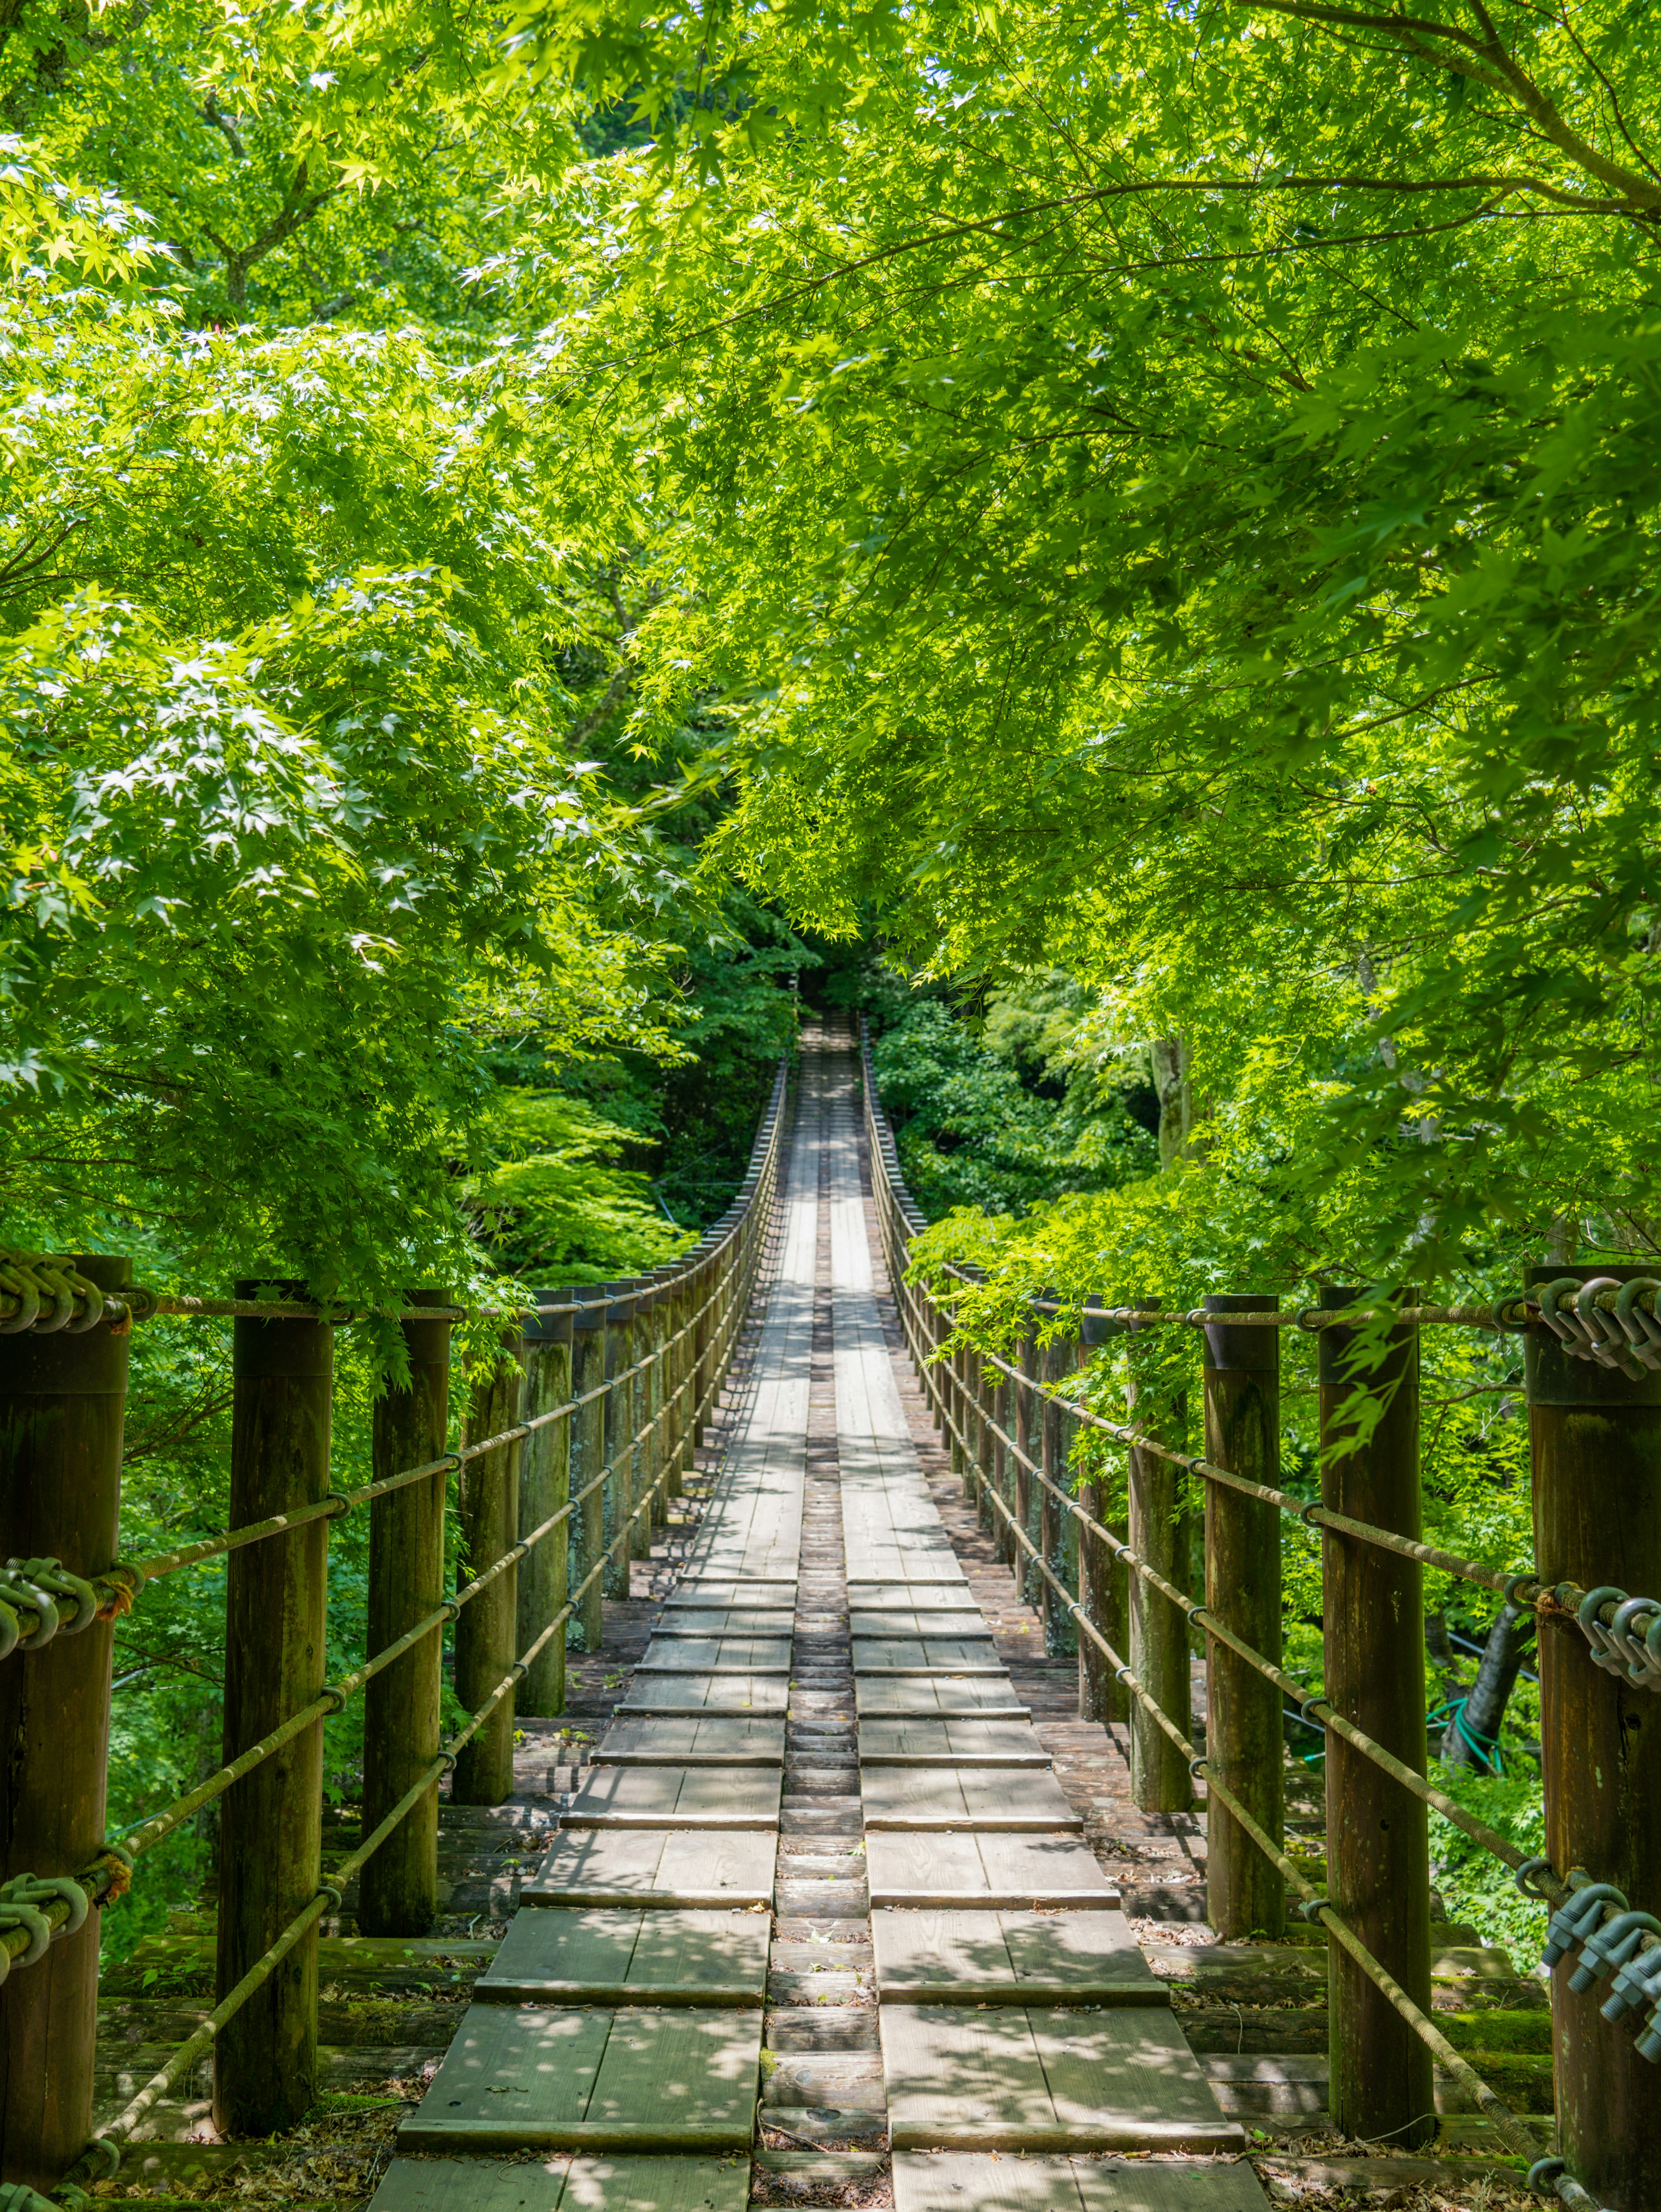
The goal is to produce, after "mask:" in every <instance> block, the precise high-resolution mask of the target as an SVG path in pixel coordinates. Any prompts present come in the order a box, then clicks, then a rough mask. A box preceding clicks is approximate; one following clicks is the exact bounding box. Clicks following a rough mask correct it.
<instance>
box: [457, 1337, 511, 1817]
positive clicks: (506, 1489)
mask: <svg viewBox="0 0 1661 2212" xmlns="http://www.w3.org/2000/svg"><path fill="white" fill-rule="evenodd" d="M501 1346H502V1349H501V1356H500V1357H499V1358H496V1360H495V1361H494V1362H493V1363H492V1364H491V1365H490V1367H489V1368H488V1369H487V1370H485V1372H484V1374H483V1375H481V1376H479V1378H478V1381H477V1382H476V1383H474V1385H473V1389H472V1401H471V1403H470V1405H469V1407H468V1411H467V1419H466V1422H465V1426H464V1430H463V1434H464V1437H465V1439H466V1440H467V1441H468V1442H470V1443H483V1442H484V1439H485V1437H499V1436H500V1435H501V1434H502V1431H504V1430H506V1429H511V1428H512V1427H513V1426H514V1424H515V1423H516V1422H517V1421H518V1420H519V1419H520V1407H521V1405H522V1404H523V1401H524V1395H525V1370H524V1366H523V1364H522V1363H523V1357H524V1339H523V1337H522V1336H521V1334H520V1329H519V1326H518V1324H517V1323H514V1326H513V1327H512V1328H504V1329H503V1331H502V1337H501ZM519 1460H520V1446H519V1444H518V1443H517V1441H515V1442H514V1443H510V1444H498V1445H497V1447H496V1449H495V1450H494V1451H488V1452H481V1453H480V1455H479V1456H478V1458H477V1459H470V1460H469V1461H467V1462H466V1463H465V1466H464V1467H463V1468H462V1470H461V1485H460V1508H461V1516H460V1517H461V1543H462V1556H463V1559H464V1561H465V1573H466V1577H467V1579H468V1580H469V1581H470V1582H471V1581H472V1580H473V1579H474V1578H475V1577H478V1576H479V1575H482V1574H483V1573H484V1571H485V1569H486V1568H487V1567H490V1566H492V1565H495V1563H496V1560H497V1559H500V1558H501V1557H502V1553H504V1552H506V1551H508V1550H509V1549H511V1547H513V1546H514V1545H515V1544H516V1543H518V1541H519ZM518 1622H519V1581H518V1569H517V1568H516V1567H509V1568H508V1570H507V1571H506V1573H504V1574H500V1575H498V1576H497V1577H496V1580H495V1581H494V1582H493V1583H491V1584H490V1588H489V1589H484V1590H481V1591H480V1592H479V1594H478V1596H477V1597H476V1598H474V1599H473V1600H472V1601H471V1603H469V1604H467V1605H465V1606H464V1607H462V1609H461V1611H460V1612H459V1613H458V1614H457V1616H456V1626H455V1639H456V1640H455V1686H456V1696H457V1698H458V1699H459V1700H460V1702H461V1705H462V1707H463V1709H464V1710H465V1711H467V1712H469V1713H476V1712H477V1711H478V1709H479V1707H480V1706H481V1705H483V1704H484V1700H485V1699H487V1698H488V1697H489V1696H490V1692H492V1691H493V1690H494V1689H495V1688H496V1685H497V1684H498V1683H499V1682H500V1681H501V1680H502V1676H503V1675H504V1674H506V1673H507V1672H508V1668H510V1667H511V1666H512V1665H513V1663H514V1660H515V1659H516V1658H517V1657H518V1656H519V1655H518V1653H517V1652H516V1651H515V1650H514V1631H515V1629H516V1627H517V1626H518ZM513 1788H514V1699H513V1698H512V1696H511V1695H510V1696H508V1697H506V1698H504V1699H502V1703H501V1704H500V1705H498V1706H497V1707H496V1711H494V1712H493V1713H492V1714H491V1715H490V1718H489V1720H487V1721H486V1722H485V1723H484V1726H483V1727H482V1728H481V1729H478V1732H477V1733H476V1734H475V1735H472V1736H470V1737H469V1738H468V1740H467V1741H466V1742H465V1744H463V1746H462V1747H461V1749H460V1751H459V1753H457V1756H456V1768H455V1774H454V1777H453V1780H452V1782H451V1784H450V1796H451V1799H452V1802H453V1803H455V1804H457V1805H500V1804H501V1803H502V1800H503V1799H504V1798H506V1797H508V1796H512V1794H513Z"/></svg>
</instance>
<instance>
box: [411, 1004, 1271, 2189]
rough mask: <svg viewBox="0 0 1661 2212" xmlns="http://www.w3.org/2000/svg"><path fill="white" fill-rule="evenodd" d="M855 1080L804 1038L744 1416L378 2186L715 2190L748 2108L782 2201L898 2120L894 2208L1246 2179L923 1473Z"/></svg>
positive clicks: (889, 2134)
mask: <svg viewBox="0 0 1661 2212" xmlns="http://www.w3.org/2000/svg"><path fill="white" fill-rule="evenodd" d="M855 1082H856V1074H855V1061H854V1057H853V1054H851V1052H848V1051H846V1050H840V1049H833V1048H829V1047H828V1046H826V1045H824V1044H823V1043H822V1042H820V1041H819V1040H817V1039H814V1038H812V1037H810V1039H809V1040H808V1041H807V1048H806V1050H805V1054H804V1073H803V1081H802V1085H801V1093H800V1103H799V1108H798V1117H797V1127H796V1133H795V1139H794V1148H793V1153H792V1159H791V1165H790V1170H789V1175H788V1181H787V1184H786V1189H785V1196H784V1206H785V1217H784V1222H783V1235H782V1254H781V1258H780V1262H779V1266H778V1269H777V1272H776V1277H775V1279H774V1280H773V1282H772V1283H771V1285H770V1288H769V1291H768V1293H767V1297H768V1304H767V1308H766V1313H765V1318H764V1327H763V1331H762V1340H761V1347H760V1352H759V1356H758V1360H757V1370H756V1371H757V1376H758V1380H757V1384H756V1387H755V1388H754V1390H753V1395H752V1402H751V1408H750V1413H749V1417H748V1420H747V1422H746V1424H745V1426H744V1428H743V1431H742V1432H741V1433H740V1435H739V1437H738V1438H737V1441H736V1442H735V1443H734V1446H733V1449H732V1450H731V1452H730V1453H729V1455H728V1458H727V1462H726V1465H725V1466H724V1468H722V1470H721V1474H720V1475H719V1477H718V1479H717V1480H716V1482H715V1487H714V1491H713V1493H712V1496H711V1499H710V1502H709V1507H708V1510H706V1512H705V1514H704V1516H703V1521H702V1522H701V1524H700V1527H699V1529H698V1533H697V1539H696V1541H695V1542H694V1543H693V1545H692V1546H691V1550H690V1553H689V1556H688V1559H687V1563H686V1566H685V1571H684V1575H683V1577H682V1578H681V1580H680V1581H679V1583H678V1584H677V1586H676V1589H674V1591H673V1593H672V1595H671V1596H670V1598H669V1599H668V1600H667V1601H666V1604H665V1606H664V1607H663V1609H662V1612H661V1614H660V1618H659V1620H658V1622H657V1625H656V1627H655V1629H654V1634H653V1637H652V1640H651V1643H650V1645H649V1647H648V1650H647V1653H646V1656H645V1658H644V1660H643V1662H642V1664H641V1665H640V1666H639V1667H638V1668H636V1671H635V1674H634V1677H633V1680H632V1682H631V1684H630V1689H629V1692H628V1694H627V1696H626V1698H625V1699H624V1702H623V1704H622V1705H619V1707H618V1717H617V1718H616V1719H615V1720H614V1721H613V1723H611V1727H610V1728H609V1729H608V1730H607V1732H606V1734H605V1738H604V1740H603V1741H602V1742H601V1744H600V1745H599V1748H598V1750H597V1752H596V1753H595V1754H594V1759H593V1765H592V1766H591V1767H590V1768H589V1769H588V1770H587V1774H586V1778H585V1780H584V1783H583V1786H582V1787H581V1790H579V1791H578V1792H577V1793H576V1795H575V1797H574V1798H573V1800H572V1802H570V1804H569V1806H568V1807H567V1808H566V1810H565V1811H564V1813H563V1815H562V1819H561V1826H560V1830H559V1832H558V1833H557V1836H556V1837H555V1838H554V1839H553V1842H552V1844H551V1847H550V1848H549V1850H548V1851H547V1853H546V1856H545V1858H544V1859H543V1862H542V1863H541V1865H540V1866H539V1867H538V1870H537V1872H536V1874H535V1875H534V1877H533V1878H532V1880H531V1881H528V1882H527V1883H526V1885H525V1887H523V1889H522V1891H521V1893H520V1911H519V1912H518V1914H517V1915H516V1917H514V1921H513V1923H512V1925H511V1927H510V1929H509V1930H508V1936H507V1939H506V1941H505V1942H503V1943H502V1947H501V1948H500V1950H499V1951H498V1952H497V1954H496V1957H495V1959H494V1960H493V1961H492V1963H491V1965H490V1969H489V1971H488V1972H486V1973H485V1974H484V1975H483V1976H482V1977H481V1978H480V1979H479V1980H478V1983H477V1984H476V1985H475V1988H474V1991H473V2001H472V2003H471V2004H470V2005H469V2007H468V2008H467V2010H466V2012H465V2016H464V2018H463V2021H462V2025H461V2027H460V2030H459V2033H458V2034H457V2035H456V2037H455V2039H454V2041H453V2043H452V2044H451V2045H450V2047H449V2050H448V2051H447V2055H446V2057H445V2058H444V2060H443V2062H442V2063H441V2066H440V2068H439V2069H438V2072H437V2074H436V2075H435V2077H434V2079H433V2081H432V2082H431V2085H430V2087H429V2089H428V2092H427V2093H426V2096H425V2097H424V2099H423V2102H422V2104H421V2106H420V2107H419V2109H418V2110H417V2111H416V2112H413V2113H412V2114H411V2115H410V2116H409V2117H408V2118H406V2120H405V2123H404V2124H403V2126H402V2128H401V2130H400V2131H399V2156H398V2157H396V2158H395V2159H394V2160H393V2162H392V2166H390V2168H389V2169H388V2171H387V2173H386V2178H385V2179H384V2180H383V2182H382V2184H381V2185H380V2190H379V2191H378V2193H377V2195H376V2197H375V2198H374V2206H373V2208H372V2212H426V2208H438V2207H445V2208H454V2212H462V2208H468V2209H469V2212H472V2208H478V2212H556V2208H559V2212H578V2208H585V2212H587V2209H588V2208H591V2209H592V2212H683V2208H684V2212H743V2208H744V2207H745V2206H746V2205H747V2203H749V2201H750V2197H751V2154H752V2151H754V2150H756V2149H757V2147H758V2146H759V2147H760V2148H761V2155H762V2166H759V2167H758V2168H757V2173H758V2175H759V2176H760V2177H761V2178H762V2179H764V2180H766V2179H773V2180H776V2179H778V2177H779V2176H780V2175H781V2173H786V2174H787V2175H788V2179H789V2180H790V2181H791V2182H792V2183H793V2184H794V2193H795V2194H797V2195H798V2197H800V2199H801V2200H802V2201H811V2200H812V2195H813V2194H814V2192H815V2190H816V2186H817V2184H816V2181H815V2175H816V2174H817V2175H818V2177H819V2179H820V2180H821V2181H822V2182H823V2183H824V2185H831V2186H832V2187H834V2185H836V2184H837V2181H838V2180H839V2179H842V2178H844V2177H845V2175H846V2172H847V2163H848V2162H847V2160H846V2158H845V2157H843V2160H842V2163H841V2164H840V2165H839V2163H838V2160H839V2154H847V2153H849V2152H856V2151H861V2150H862V2151H863V2152H864V2153H865V2154H867V2156H866V2165H865V2169H863V2170H866V2171H868V2166H869V2154H870V2153H871V2152H873V2151H876V2150H880V2149H882V2148H890V2147H891V2150H892V2154H893V2160H892V2187H893V2202H894V2203H895V2205H896V2207H897V2212H947V2208H948V2207H949V2208H951V2212H969V2208H971V2207H1009V2208H1012V2212H1013V2208H1023V2212H1040V2208H1041V2209H1042V2212H1109V2208H1111V2212H1165V2208H1166V2207H1170V2208H1172V2212H1175V2208H1177V2207H1178V2206H1180V2207H1182V2208H1183V2212H1261V2208H1262V2206H1263V2203H1264V2199H1263V2197H1262V2191H1261V2190H1260V2188H1259V2185H1258V2183H1257V2181H1256V2177H1255V2175H1254V2174H1253V2172H1252V2171H1251V2169H1250V2166H1246V2165H1244V2163H1242V2162H1240V2161H1239V2159H1238V2154H1239V2152H1240V2151H1241V2150H1242V2149H1243V2148H1244V2136H1243V2132H1242V2130H1241V2129H1240V2127H1239V2124H1238V2122H1237V2121H1234V2120H1232V2119H1227V2118H1225V2117H1224V2116H1223V2114H1222V2112H1220V2108H1219V2106H1218V2105H1217V2102H1216V2100H1215V2098H1214V2094H1213V2093H1212V2091H1211V2089H1210V2087H1209V2086H1208V2082H1207V2081H1206V2078H1205V2076H1204V2074H1203V2073H1202V2070H1201V2069H1200V2067H1199V2065H1198V2064H1197V2063H1196V2060H1195V2059H1194V2057H1192V2056H1191V2054H1190V2052H1189V2047H1188V2045H1187V2043H1186V2041H1185V2040H1184V2039H1183V2035H1182V2033H1180V2031H1179V2029H1178V2027H1177V2022H1176V2020H1175V2018H1174V2017H1173V2015H1172V2014H1171V2006H1170V2001H1169V1996H1168V1995H1167V1992H1166V1990H1165V1985H1164V1984H1162V1983H1161V1982H1159V1980H1157V1979H1156V1978H1154V1976H1153V1974H1152V1973H1151V1972H1150V1971H1149V1969H1148V1967H1147V1964H1146V1962H1145V1960H1144V1958H1143V1955H1142V1953H1141V1949H1140V1948H1138V1946H1137V1944H1136V1942H1135V1938H1134V1936H1133V1935H1132V1933H1131V1930H1130V1929H1129V1925H1128V1923H1126V1921H1125V1919H1124V1917H1123V1913H1122V1911H1120V1909H1119V1905H1120V1899H1119V1895H1118V1893H1117V1891H1116V1889H1115V1888H1114V1887H1112V1885H1111V1884H1110V1882H1109V1881H1108V1879H1107V1877H1106V1876H1105V1875H1104V1874H1103V1872H1102V1870H1101V1868H1100V1866H1099V1865H1098V1862H1097V1859H1096V1857H1095V1856H1094V1854H1093V1853H1092V1851H1091V1850H1090V1849H1089V1848H1088V1846H1087V1845H1086V1843H1085V1842H1084V1841H1083V1839H1082V1838H1081V1835H1080V1820H1079V1818H1078V1816H1077V1815H1076V1814H1074V1812H1073V1811H1072V1809H1071V1808H1070V1807H1069V1805H1068V1801H1067V1799H1066V1797H1065V1796H1063V1795H1062V1791H1061V1790H1060V1789H1059V1787H1058V1786H1057V1784H1056V1781H1055V1779H1054V1777H1053V1774H1052V1772H1051V1771H1050V1760H1049V1758H1048V1756H1047V1754H1046V1753H1044V1751H1043V1747H1042V1745H1041V1744H1040V1742H1039V1741H1038V1738H1037V1734H1036V1733H1035V1731H1034V1729H1033V1728H1032V1725H1031V1718H1030V1716H1029V1714H1028V1711H1027V1709H1026V1707H1025V1705H1023V1703H1022V1702H1021V1700H1020V1699H1019V1697H1018V1696H1017V1695H1016V1694H1015V1692H1014V1691H1013V1688H1012V1686H1011V1683H1010V1680H1009V1677H1008V1674H1007V1671H1006V1669H1005V1668H1004V1666H1003V1663H1002V1662H1001V1659H1000V1658H999V1656H998V1654H997V1650H996V1649H995V1645H994V1644H993V1641H992V1638H991V1636H990V1633H989V1628H988V1625H987V1623H986V1620H985V1619H984V1617H983V1614H982V1613H981V1611H980V1609H979V1607H977V1604H976V1603H975V1601H974V1598H973V1596H972V1595H971V1594H970V1589H969V1586H968V1584H967V1583H966V1582H965V1580H964V1575H963V1571H962V1569H961V1567H960V1565H958V1559H957V1556H956V1554H955V1553H954V1551H953V1549H952V1544H951V1542H950V1541H949V1540H948V1537H947V1534H946V1529H945V1528H944V1526H943V1525H942V1523H941V1521H940V1513H939V1510H938V1509H937V1508H936V1506H935V1504H934V1499H933V1498H932V1497H931V1495H930V1493H929V1491H928V1486H927V1484H926V1482H925V1480H924V1479H923V1475H922V1469H921V1468H920V1466H919V1463H918V1460H917V1455H916V1449H915V1447H914V1445H913V1443H912V1442H911V1439H910V1436H909V1434H908V1431H907V1425H906V1419H905V1414H904V1408H903V1405H902V1401H901V1397H900V1393H899V1389H898V1384H897V1377H896V1374H895V1370H894V1366H893V1364H892V1360H891V1354H890V1352H889V1351H888V1348H887V1346H886V1344H885V1340H884V1335H883V1330H882V1326H881V1317H880V1312H879V1306H878V1303H877V1285H876V1282H875V1279H874V1275H873V1255H872V1250H871V1247H870V1243H869V1242H868V1239H867V1226H866V1216H865V1210H864V1206H863V1201H862V1199H861V1176H860V1163H859V1157H858V1135H857V1117H856V1111H855V1109H856V1104H857V1100H856V1095H855ZM873 1996H874V1998H875V2000H876V2002H875V2004H874V2006H873V2003H872V1998H873ZM764 2026H765V2028H766V2042H767V2046H768V2050H767V2063H766V2064H765V2065H764V2063H763V2056H764V2052H763V2045H764ZM1124 2153H1135V2154H1141V2155H1139V2156H1137V2157H1135V2158H1134V2159H1131V2160H1126V2159H1125V2158H1123V2156H1122V2155H1120V2154H1124Z"/></svg>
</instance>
